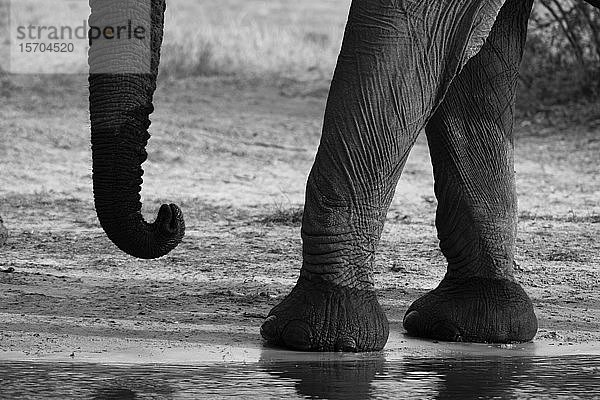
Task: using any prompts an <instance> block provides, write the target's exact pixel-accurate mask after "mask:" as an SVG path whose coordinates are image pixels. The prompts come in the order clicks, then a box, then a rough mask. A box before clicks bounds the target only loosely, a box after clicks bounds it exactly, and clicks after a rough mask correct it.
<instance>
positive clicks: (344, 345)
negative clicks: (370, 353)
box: [335, 337, 358, 353]
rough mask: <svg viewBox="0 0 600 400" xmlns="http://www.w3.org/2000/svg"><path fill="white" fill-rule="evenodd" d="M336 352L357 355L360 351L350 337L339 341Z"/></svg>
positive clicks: (336, 344)
mask: <svg viewBox="0 0 600 400" xmlns="http://www.w3.org/2000/svg"><path fill="white" fill-rule="evenodd" d="M335 351H338V352H348V353H356V352H357V351H358V348H357V346H356V341H355V340H354V339H352V338H349V337H345V338H341V339H338V341H337V342H336V343H335Z"/></svg>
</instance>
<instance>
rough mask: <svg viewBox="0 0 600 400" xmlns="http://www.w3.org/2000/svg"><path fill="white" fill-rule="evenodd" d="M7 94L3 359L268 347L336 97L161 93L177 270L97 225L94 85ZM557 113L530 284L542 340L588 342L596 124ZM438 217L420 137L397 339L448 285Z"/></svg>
mask: <svg viewBox="0 0 600 400" xmlns="http://www.w3.org/2000/svg"><path fill="white" fill-rule="evenodd" d="M0 84H1V86H0V88H1V89H2V90H1V96H0V110H1V114H0V115H2V117H1V118H0V136H1V140H0V143H1V144H0V171H1V172H0V215H2V217H3V218H4V221H5V225H6V226H7V228H8V229H9V231H10V237H9V239H8V243H7V245H6V246H4V247H3V248H1V249H0V265H1V269H2V270H4V271H6V272H3V273H0V304H1V306H0V358H3V357H8V356H11V357H13V358H18V357H24V358H32V357H33V358H48V357H53V356H57V355H58V356H65V357H66V356H69V355H71V356H74V357H76V356H78V355H80V354H88V355H89V354H102V353H107V352H113V353H118V352H119V351H129V352H131V351H133V352H135V351H136V349H138V350H139V349H143V348H146V349H151V348H161V349H162V348H168V347H171V348H182V349H185V348H190V349H193V348H195V347H198V346H202V345H205V344H207V343H214V344H224V345H232V344H233V345H236V344H239V345H240V346H244V345H251V346H254V347H256V346H260V345H261V339H260V336H259V326H260V324H261V322H262V320H263V318H264V317H265V316H266V314H267V313H268V311H269V310H270V308H271V307H272V306H274V305H275V304H277V303H278V302H279V301H280V300H281V299H282V297H283V296H285V295H286V294H287V293H288V292H289V290H290V289H291V288H292V287H293V285H294V283H295V280H296V278H297V275H298V271H299V268H300V264H301V252H300V250H301V241H300V210H301V206H302V203H303V195H304V185H305V182H306V177H307V175H308V172H309V169H310V166H311V163H312V160H313V157H314V154H315V151H316V148H317V145H318V141H319V133H320V132H319V131H320V124H321V121H322V115H323V110H324V103H325V99H326V94H327V90H326V85H323V84H315V85H311V84H293V83H289V82H288V83H281V84H273V83H269V84H265V83H258V82H253V83H252V82H251V83H244V84H242V83H240V82H236V81H235V80H231V79H226V78H194V79H186V80H171V81H162V82H161V84H160V89H159V91H158V93H157V96H156V103H155V105H156V108H157V111H156V113H155V114H154V116H153V120H154V121H155V123H154V124H153V126H152V128H151V132H152V135H153V137H152V139H151V140H150V144H149V148H148V152H149V160H148V161H147V162H146V163H145V164H144V169H145V171H146V173H145V175H144V178H145V179H144V180H145V183H144V187H143V191H142V194H143V198H144V214H145V216H146V218H147V219H149V220H153V219H154V217H155V215H156V212H157V208H158V206H159V204H160V203H162V202H175V203H177V204H179V205H180V206H181V207H182V209H183V211H184V214H185V218H186V226H187V231H186V238H185V240H184V242H183V243H182V244H181V245H180V246H179V247H178V248H177V249H176V250H175V251H173V252H172V253H171V254H170V255H168V256H167V257H164V258H162V259H159V260H154V261H141V260H135V259H132V258H130V257H128V256H126V255H124V254H122V253H121V252H120V251H119V250H118V249H116V248H115V247H114V246H113V245H112V244H111V243H110V242H109V240H108V239H107V238H106V237H105V235H104V233H103V232H102V230H101V229H100V227H99V224H98V222H97V220H96V216H95V212H94V208H93V203H92V193H91V192H92V191H91V161H90V158H91V154H90V144H89V122H88V113H87V97H86V96H87V88H86V78H85V77H83V76H67V77H18V78H15V77H11V78H10V79H9V78H4V79H3V80H1V81H0ZM559 117H560V115H558V116H557V114H556V110H550V111H548V113H545V114H544V113H538V114H536V115H534V116H533V117H531V118H529V119H523V118H521V119H520V120H519V121H518V122H517V128H516V130H517V134H516V136H517V139H516V171H517V176H518V192H519V196H520V222H519V238H518V244H517V245H518V250H517V257H516V262H517V278H518V280H519V281H520V282H521V283H522V284H523V285H524V287H525V289H526V291H527V292H528V293H529V295H530V296H531V297H532V299H533V302H534V305H535V309H536V313H537V315H538V318H539V321H540V330H539V333H538V336H537V337H536V339H535V340H536V341H538V342H544V343H548V344H550V345H554V344H556V345H562V344H565V345H567V344H569V343H591V342H596V341H600V270H599V267H600V240H599V239H600V174H599V171H598V165H599V164H600V139H599V137H598V133H597V131H598V129H599V128H600V115H596V118H595V119H594V118H587V119H586V120H584V121H579V122H578V123H577V124H573V123H571V122H569V123H567V122H564V121H563V119H561V118H559ZM561 121H563V122H561ZM435 208H436V201H435V197H434V195H433V178H432V174H431V166H430V161H429V156H428V151H427V145H426V142H425V140H424V138H423V137H421V139H420V140H419V141H418V143H417V144H416V146H415V148H414V150H413V151H412V153H411V157H410V160H409V162H408V164H407V166H406V169H405V171H404V174H403V176H402V178H401V181H400V183H399V185H398V189H397V193H396V196H395V198H394V201H393V204H392V206H391V209H390V212H389V214H388V222H387V225H386V228H385V231H384V233H383V237H382V240H381V244H380V248H379V254H378V257H377V265H376V271H375V274H376V275H375V278H376V283H377V288H378V291H379V296H380V301H381V303H382V305H383V307H384V308H385V310H386V312H387V315H388V317H389V319H390V322H391V329H392V335H395V336H399V335H400V336H401V335H402V332H403V328H402V323H401V322H402V317H403V315H404V312H405V310H406V309H407V307H408V305H409V304H410V303H411V302H412V301H413V300H415V299H416V298H417V297H419V296H420V295H422V294H423V293H424V292H425V291H426V290H428V289H432V288H434V287H435V286H436V285H437V283H438V282H439V281H440V279H441V278H442V276H443V274H444V272H445V263H444V259H443V257H442V255H441V253H440V251H439V249H438V247H437V239H436V231H435V227H434V213H435ZM8 271H12V272H8ZM139 351H141V350H139Z"/></svg>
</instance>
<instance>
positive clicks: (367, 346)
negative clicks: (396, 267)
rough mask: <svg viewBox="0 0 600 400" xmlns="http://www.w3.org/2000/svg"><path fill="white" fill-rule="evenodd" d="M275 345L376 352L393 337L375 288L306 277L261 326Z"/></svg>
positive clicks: (261, 329) (263, 332) (262, 332)
mask: <svg viewBox="0 0 600 400" xmlns="http://www.w3.org/2000/svg"><path fill="white" fill-rule="evenodd" d="M260 333H261V335H262V337H263V338H264V339H265V340H266V341H267V342H268V343H270V344H273V345H276V346H283V347H287V348H290V349H293V350H301V351H351V352H362V351H377V350H381V349H383V347H384V346H385V343H386V342H387V339H388V333H389V327H388V321H387V318H386V316H385V314H384V312H383V310H382V308H381V306H380V305H379V302H378V301H377V296H376V294H375V292H374V291H372V290H359V289H352V288H348V287H342V286H337V285H334V284H331V283H328V282H318V283H315V282H312V281H309V280H308V279H306V278H303V277H301V278H300V279H299V280H298V283H297V284H296V286H295V287H294V289H292V292H291V293H290V294H289V295H288V296H287V297H286V298H285V299H284V300H283V301H282V302H281V303H280V304H279V305H277V306H275V307H274V308H273V309H272V310H271V312H270V313H269V316H268V318H267V319H266V321H265V322H264V323H263V325H262V327H261V328H260Z"/></svg>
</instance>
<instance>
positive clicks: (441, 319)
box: [404, 0, 537, 342]
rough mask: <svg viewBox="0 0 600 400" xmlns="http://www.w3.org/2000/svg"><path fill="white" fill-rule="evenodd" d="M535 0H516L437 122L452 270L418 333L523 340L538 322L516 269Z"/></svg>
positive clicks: (439, 183) (415, 321)
mask: <svg viewBox="0 0 600 400" xmlns="http://www.w3.org/2000/svg"><path fill="white" fill-rule="evenodd" d="M530 8H531V1H530V0H528V1H525V2H522V1H520V0H509V1H508V2H507V3H506V4H505V5H504V7H503V8H502V10H501V11H500V14H499V16H498V19H497V20H496V23H495V25H494V27H493V29H492V32H491V34H490V37H489V38H488V41H487V42H486V44H485V45H484V47H483V49H482V50H481V52H480V53H479V54H478V55H477V56H475V57H474V58H472V59H471V60H470V61H469V62H468V63H467V65H466V66H465V68H464V70H463V71H462V72H461V73H460V75H459V76H458V77H457V79H456V80H455V81H454V82H453V84H452V86H451V87H450V90H449V92H448V93H447V95H446V97H445V100H444V101H443V103H442V105H441V106H440V108H439V109H438V110H437V111H436V113H435V115H434V116H433V118H432V119H431V120H430V122H429V123H428V125H427V128H426V132H427V138H428V142H429V147H430V150H431V158H432V162H433V167H434V176H435V192H436V196H437V198H438V203H439V205H438V210H437V218H436V225H437V228H438V236H439V239H440V246H441V249H442V252H443V253H444V255H445V256H446V258H447V260H448V272H447V274H446V276H445V278H444V279H443V281H442V282H441V283H440V285H439V286H438V287H437V288H436V289H435V290H433V291H431V292H429V293H428V294H426V295H425V296H424V297H422V298H420V299H418V300H417V301H416V302H415V303H413V304H412V305H411V307H410V308H409V310H408V312H407V313H406V316H405V318H404V327H405V328H406V330H407V331H408V333H409V334H412V335H415V336H420V337H428V338H433V339H440V340H451V341H472V342H522V341H528V340H531V339H532V338H533V337H534V336H535V333H536V331H537V320H536V317H535V314H534V311H533V306H532V303H531V300H530V299H529V297H528V296H527V294H525V292H524V290H523V289H522V288H521V286H520V285H519V284H518V283H517V282H516V281H515V278H514V275H513V256H514V250H515V235H516V224H517V198H516V189H515V176H514V161H513V132H512V129H513V128H512V125H513V114H514V101H515V92H516V86H517V76H518V71H519V65H520V60H521V55H522V51H523V45H524V41H525V36H526V24H527V17H528V15H529V11H530Z"/></svg>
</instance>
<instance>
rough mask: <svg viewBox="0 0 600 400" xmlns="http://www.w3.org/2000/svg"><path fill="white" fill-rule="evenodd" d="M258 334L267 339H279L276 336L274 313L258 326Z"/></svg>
mask: <svg viewBox="0 0 600 400" xmlns="http://www.w3.org/2000/svg"><path fill="white" fill-rule="evenodd" d="M260 335H261V336H262V337H263V338H264V339H265V340H268V341H276V340H277V339H279V338H278V337H277V336H278V335H277V317H276V316H274V315H271V316H269V317H268V318H267V319H266V320H265V322H263V324H262V326H261V327H260Z"/></svg>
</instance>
